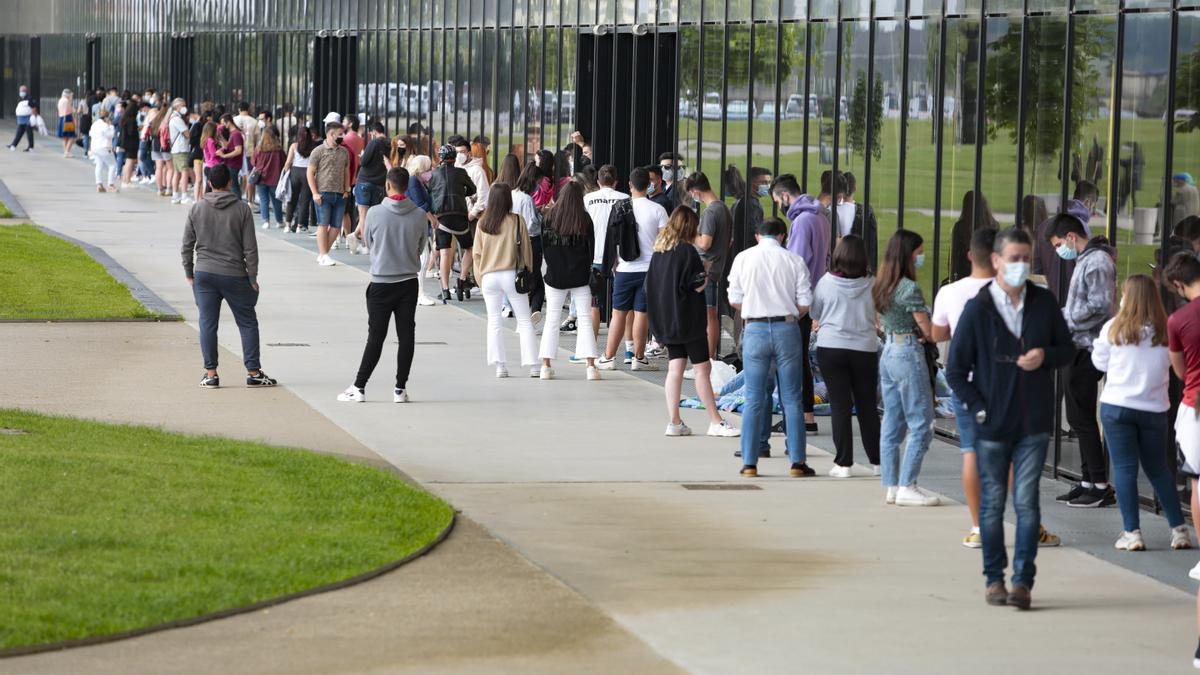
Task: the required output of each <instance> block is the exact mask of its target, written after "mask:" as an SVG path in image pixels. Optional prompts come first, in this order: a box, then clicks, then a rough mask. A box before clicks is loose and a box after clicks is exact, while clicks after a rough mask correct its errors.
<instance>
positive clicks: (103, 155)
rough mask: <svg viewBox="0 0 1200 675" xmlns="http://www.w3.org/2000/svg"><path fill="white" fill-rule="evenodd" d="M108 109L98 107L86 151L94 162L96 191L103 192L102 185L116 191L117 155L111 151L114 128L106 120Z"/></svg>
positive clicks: (114, 134)
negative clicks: (98, 110)
mask: <svg viewBox="0 0 1200 675" xmlns="http://www.w3.org/2000/svg"><path fill="white" fill-rule="evenodd" d="M108 118H109V116H108V110H106V109H105V108H104V107H103V106H101V107H100V114H99V115H98V116H97V118H96V121H95V122H93V123H92V128H91V130H90V131H89V132H88V138H90V139H91V143H90V145H91V148H90V150H89V152H88V154H90V155H91V156H92V161H93V162H95V163H96V191H97V192H104V191H105V190H104V186H105V185H107V186H108V189H109V190H110V191H112V192H116V191H117V156H116V154H114V153H113V137H114V136H116V129H114V128H113V125H112V124H111V123H110V122H109V121H108Z"/></svg>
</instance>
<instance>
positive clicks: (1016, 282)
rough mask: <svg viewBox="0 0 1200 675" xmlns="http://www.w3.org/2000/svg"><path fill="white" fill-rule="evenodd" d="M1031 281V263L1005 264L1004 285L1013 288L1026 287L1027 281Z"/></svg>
mask: <svg viewBox="0 0 1200 675" xmlns="http://www.w3.org/2000/svg"><path fill="white" fill-rule="evenodd" d="M1027 279H1029V263H1027V262H1006V263H1004V283H1006V284H1008V285H1009V287H1011V288H1017V287H1019V286H1024V285H1025V281H1026V280H1027Z"/></svg>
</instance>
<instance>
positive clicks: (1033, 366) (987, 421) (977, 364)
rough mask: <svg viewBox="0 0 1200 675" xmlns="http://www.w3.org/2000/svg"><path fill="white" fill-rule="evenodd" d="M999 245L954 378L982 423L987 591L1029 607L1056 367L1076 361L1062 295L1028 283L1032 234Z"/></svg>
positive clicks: (972, 306) (993, 600) (949, 372)
mask: <svg viewBox="0 0 1200 675" xmlns="http://www.w3.org/2000/svg"><path fill="white" fill-rule="evenodd" d="M992 250H993V253H992V265H993V266H994V267H995V268H996V279H995V280H994V281H992V282H991V283H989V284H988V285H986V286H984V287H983V288H982V289H981V290H980V291H979V295H977V296H975V298H974V299H973V300H971V301H970V302H968V303H967V306H966V308H965V309H964V310H963V314H962V318H960V319H959V321H958V328H957V330H956V331H955V333H954V339H953V340H952V341H951V342H950V358H949V360H948V362H947V364H946V379H947V380H948V381H949V382H950V386H951V387H953V388H954V393H955V395H957V396H958V398H959V400H961V401H962V402H963V405H964V406H966V408H967V411H968V413H967V414H970V415H974V416H975V421H976V422H977V423H978V434H979V437H978V439H977V441H976V443H975V451H976V457H977V461H978V464H979V480H980V487H981V492H982V500H981V503H980V506H979V529H980V535H981V537H982V539H983V574H984V576H985V577H986V578H987V591H986V593H985V599H986V600H987V602H988V604H991V605H1005V604H1008V605H1014V606H1016V607H1018V608H1020V609H1029V604H1030V589H1032V588H1033V578H1034V575H1035V574H1036V572H1037V567H1036V566H1035V565H1034V562H1033V561H1034V558H1035V557H1037V547H1038V536H1039V533H1040V529H1041V507H1040V504H1039V502H1038V479H1039V478H1040V477H1041V474H1042V466H1043V465H1044V464H1045V461H1046V446H1047V444H1048V443H1049V441H1050V432H1051V429H1052V428H1053V423H1054V371H1055V370H1056V369H1057V368H1059V367H1061V366H1064V365H1066V364H1067V363H1069V362H1070V361H1071V358H1072V357H1073V356H1074V354H1075V346H1074V344H1073V343H1072V341H1071V333H1070V331H1068V330H1067V324H1066V322H1065V321H1064V320H1063V317H1062V312H1061V311H1059V308H1058V302H1057V301H1056V300H1055V299H1054V295H1053V294H1052V293H1051V292H1050V291H1048V290H1046V289H1044V288H1040V287H1038V286H1035V285H1033V284H1032V283H1030V282H1029V281H1028V278H1029V270H1030V262H1031V260H1032V257H1033V242H1032V240H1030V238H1029V235H1028V234H1027V233H1026V232H1025V231H1023V230H1020V229H1016V228H1009V229H1007V230H1004V231H1002V232H1000V233H999V234H997V235H996V244H995V246H994V248H993V249H992ZM1010 466H1011V467H1012V469H1013V508H1014V509H1015V510H1016V512H1017V541H1016V546H1015V547H1014V550H1013V575H1012V582H1013V586H1012V592H1011V593H1009V592H1008V591H1007V590H1006V589H1005V587H1004V569H1005V567H1007V565H1008V556H1007V554H1006V551H1005V548H1004V502H1005V499H1006V498H1007V492H1008V472H1009V467H1010Z"/></svg>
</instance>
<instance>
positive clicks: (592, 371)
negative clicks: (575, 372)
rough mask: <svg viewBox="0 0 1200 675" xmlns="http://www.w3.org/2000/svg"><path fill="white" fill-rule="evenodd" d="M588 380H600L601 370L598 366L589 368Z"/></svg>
mask: <svg viewBox="0 0 1200 675" xmlns="http://www.w3.org/2000/svg"><path fill="white" fill-rule="evenodd" d="M587 379H588V380H591V381H593V382H595V381H596V380H599V379H600V369H599V368H597V367H596V366H588V369H587Z"/></svg>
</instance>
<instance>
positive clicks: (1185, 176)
mask: <svg viewBox="0 0 1200 675" xmlns="http://www.w3.org/2000/svg"><path fill="white" fill-rule="evenodd" d="M1172 178H1173V179H1174V180H1181V181H1183V182H1185V183H1187V184H1188V185H1195V184H1196V181H1195V180H1193V179H1192V174H1190V173H1187V172H1186V171H1185V172H1182V173H1177V174H1175V175H1174V176H1172Z"/></svg>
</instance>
